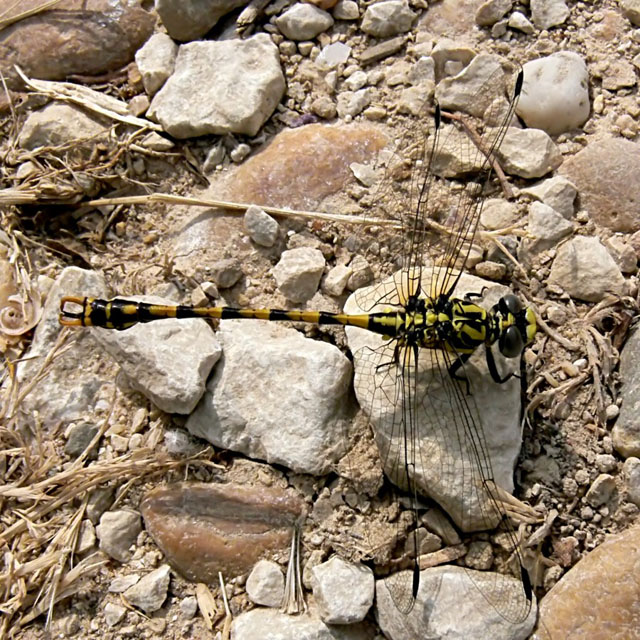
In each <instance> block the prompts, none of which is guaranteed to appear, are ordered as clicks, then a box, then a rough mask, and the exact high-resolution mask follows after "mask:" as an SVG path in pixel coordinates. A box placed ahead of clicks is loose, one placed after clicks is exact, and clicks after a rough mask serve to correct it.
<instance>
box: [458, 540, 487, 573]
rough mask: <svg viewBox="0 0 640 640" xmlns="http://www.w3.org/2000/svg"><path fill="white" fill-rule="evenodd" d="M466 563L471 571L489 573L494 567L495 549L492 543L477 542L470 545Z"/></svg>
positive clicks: (465, 558)
mask: <svg viewBox="0 0 640 640" xmlns="http://www.w3.org/2000/svg"><path fill="white" fill-rule="evenodd" d="M464 563H465V564H466V565H467V567H469V568H471V569H477V570H478V571H488V570H489V569H491V566H492V565H493V547H492V546H491V543H490V542H485V541H483V540H476V541H474V542H472V543H471V544H470V545H469V551H467V555H466V556H465V557H464Z"/></svg>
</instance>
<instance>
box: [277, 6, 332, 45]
mask: <svg viewBox="0 0 640 640" xmlns="http://www.w3.org/2000/svg"><path fill="white" fill-rule="evenodd" d="M332 25H333V18H332V17H331V14H329V13H327V12H326V11H323V10H322V9H320V8H319V7H316V6H315V5H312V4H306V3H304V2H297V3H296V4H294V5H293V7H291V9H288V10H287V11H285V12H284V13H283V14H282V15H281V16H279V17H278V18H276V26H277V27H278V29H280V31H281V32H282V34H283V35H284V36H285V37H287V38H289V39H290V40H296V41H299V40H313V39H314V38H315V37H316V36H317V35H318V34H320V33H322V32H323V31H326V30H327V29H329V28H330V27H331V26H332Z"/></svg>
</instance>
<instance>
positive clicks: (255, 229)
mask: <svg viewBox="0 0 640 640" xmlns="http://www.w3.org/2000/svg"><path fill="white" fill-rule="evenodd" d="M244 228H245V231H246V232H247V233H248V234H249V237H250V238H251V239H252V240H253V241H254V242H255V243H256V244H259V245H260V246H262V247H272V246H273V245H274V244H275V242H276V240H277V238H278V231H279V229H280V227H279V226H278V222H277V220H274V219H273V218H272V217H271V216H270V215H269V214H268V213H265V212H264V211H263V210H262V209H261V208H260V207H258V206H256V205H255V204H252V205H251V206H250V207H249V208H248V209H247V210H246V211H245V214H244Z"/></svg>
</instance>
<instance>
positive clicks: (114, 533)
mask: <svg viewBox="0 0 640 640" xmlns="http://www.w3.org/2000/svg"><path fill="white" fill-rule="evenodd" d="M141 531H142V523H141V521H140V514H139V513H134V512H133V511H126V510H120V511H106V512H105V513H103V514H102V517H101V518H100V524H99V525H98V526H97V527H96V535H97V536H98V540H100V549H101V551H104V552H105V553H106V554H107V555H108V556H110V557H111V558H114V559H115V560H118V561H119V562H127V560H129V559H130V558H131V551H130V550H129V549H130V547H131V545H132V544H133V543H134V542H135V540H136V538H137V537H138V534H139V533H140V532H141Z"/></svg>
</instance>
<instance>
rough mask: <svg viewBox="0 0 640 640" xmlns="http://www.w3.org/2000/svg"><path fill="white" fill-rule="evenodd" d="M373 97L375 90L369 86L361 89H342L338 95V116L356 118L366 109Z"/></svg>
mask: <svg viewBox="0 0 640 640" xmlns="http://www.w3.org/2000/svg"><path fill="white" fill-rule="evenodd" d="M372 99H373V91H372V89H371V88H370V87H369V88H367V89H360V90H359V91H342V92H341V93H340V94H339V95H338V106H337V111H338V116H339V117H340V118H343V119H344V118H347V117H349V118H355V117H356V116H357V115H358V114H359V113H362V111H363V110H364V109H366V108H367V107H368V106H369V105H370V104H371V101H372Z"/></svg>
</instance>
